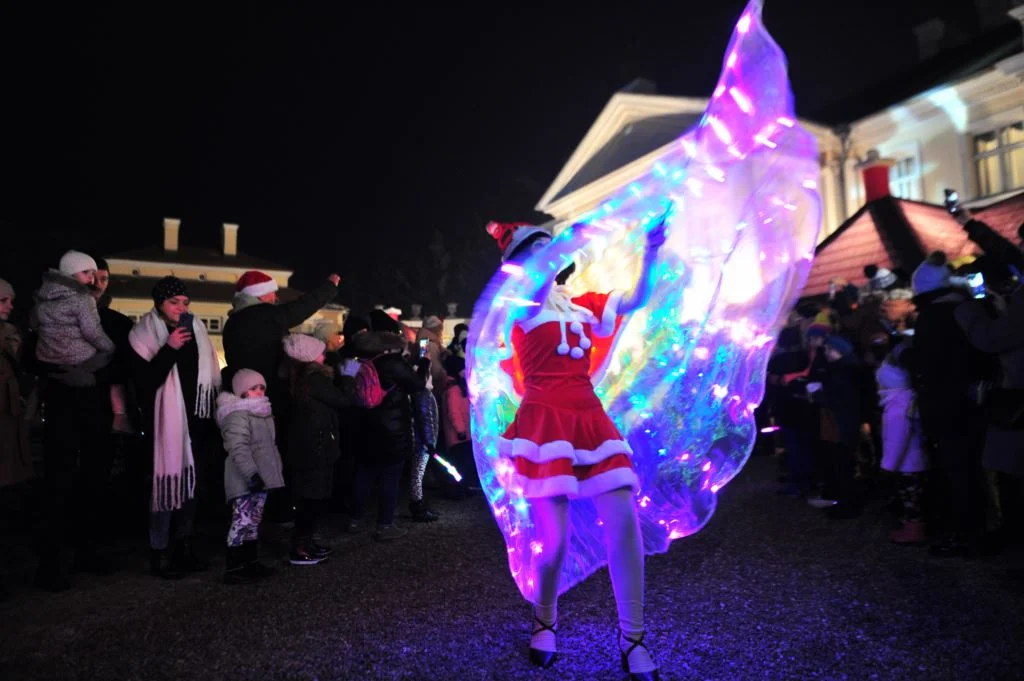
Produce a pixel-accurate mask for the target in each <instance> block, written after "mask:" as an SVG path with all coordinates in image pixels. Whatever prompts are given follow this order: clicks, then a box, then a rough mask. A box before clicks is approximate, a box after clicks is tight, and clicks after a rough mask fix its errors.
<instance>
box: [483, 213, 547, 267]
mask: <svg viewBox="0 0 1024 681" xmlns="http://www.w3.org/2000/svg"><path fill="white" fill-rule="evenodd" d="M487 233H488V234H490V235H491V236H493V237H494V238H495V240H496V241H497V242H498V248H500V249H501V259H502V260H503V261H504V260H508V259H509V257H511V255H512V254H513V253H515V251H516V249H517V248H519V247H520V246H522V245H523V243H524V242H525V241H526V240H527V239H529V238H530V237H531V236H533V235H535V234H541V235H544V236H546V237H549V238H550V236H551V234H550V233H549V232H548V231H547V230H545V229H541V228H540V227H537V226H535V225H531V224H529V223H528V222H488V223H487Z"/></svg>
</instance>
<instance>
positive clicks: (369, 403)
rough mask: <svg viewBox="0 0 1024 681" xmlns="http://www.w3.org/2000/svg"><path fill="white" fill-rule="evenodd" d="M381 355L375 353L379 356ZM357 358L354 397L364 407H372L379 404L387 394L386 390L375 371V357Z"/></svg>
mask: <svg viewBox="0 0 1024 681" xmlns="http://www.w3.org/2000/svg"><path fill="white" fill-rule="evenodd" d="M381 356H382V355H377V357H381ZM377 357H374V358H373V359H366V360H362V359H361V360H359V371H357V372H356V376H355V379H356V398H357V399H358V400H359V404H360V405H361V406H363V407H365V408H366V409H373V408H374V407H376V406H379V405H380V403H381V402H383V401H384V397H385V396H386V395H387V394H388V391H387V390H384V388H383V387H382V386H381V384H380V375H379V374H378V373H377V367H375V366H374V365H373V360H375V359H377Z"/></svg>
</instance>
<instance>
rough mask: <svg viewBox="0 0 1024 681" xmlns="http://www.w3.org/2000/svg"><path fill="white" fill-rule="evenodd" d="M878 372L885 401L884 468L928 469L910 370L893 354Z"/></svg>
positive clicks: (893, 469) (879, 384) (912, 471)
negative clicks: (896, 362) (900, 363)
mask: <svg viewBox="0 0 1024 681" xmlns="http://www.w3.org/2000/svg"><path fill="white" fill-rule="evenodd" d="M875 373H876V378H877V381H878V397H879V400H880V401H881V403H882V463H881V465H882V468H884V469H885V470H887V471H894V472H897V473H920V472H922V471H926V470H928V468H929V465H928V455H927V453H926V451H925V447H924V437H923V435H922V434H921V419H920V418H919V417H918V414H917V406H916V404H915V402H914V389H913V386H912V384H911V379H910V373H909V372H908V371H907V370H906V369H905V368H903V367H901V366H899V365H897V364H895V363H894V362H893V361H892V360H891V358H890V359H887V360H886V361H884V362H882V365H881V366H880V367H878V371H877V372H875Z"/></svg>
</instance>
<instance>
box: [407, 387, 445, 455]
mask: <svg viewBox="0 0 1024 681" xmlns="http://www.w3.org/2000/svg"><path fill="white" fill-rule="evenodd" d="M412 414H413V427H414V432H413V436H414V439H415V443H414V446H415V451H417V452H422V451H423V450H424V449H426V450H428V451H433V450H434V449H436V448H437V435H438V430H439V428H438V426H439V425H440V424H439V423H438V414H437V399H436V398H435V397H434V393H432V392H431V391H429V390H420V391H419V392H416V393H413V395H412Z"/></svg>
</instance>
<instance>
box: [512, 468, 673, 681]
mask: <svg viewBox="0 0 1024 681" xmlns="http://www.w3.org/2000/svg"><path fill="white" fill-rule="evenodd" d="M531 505H532V506H533V510H534V514H535V515H534V519H535V522H536V523H537V529H538V534H539V538H540V541H541V542H542V544H543V547H544V549H543V552H542V554H541V555H542V556H543V557H544V558H546V559H547V560H545V561H544V563H543V564H542V565H541V566H540V568H539V569H538V575H537V577H538V579H539V586H540V588H539V594H538V599H537V603H535V604H534V615H535V616H536V617H537V618H538V619H540V620H541V621H542V622H544V623H545V624H549V625H550V624H553V623H554V622H555V621H556V620H557V604H558V578H559V575H560V574H561V571H562V561H563V559H564V558H565V551H566V548H567V547H568V546H569V500H568V499H567V498H566V497H553V498H547V499H534V500H533V501H532V502H531ZM594 505H595V506H596V507H597V515H598V517H599V518H600V519H601V522H602V523H603V526H604V537H605V547H606V550H607V553H608V574H609V576H610V577H611V580H612V592H613V593H614V594H615V605H616V608H617V609H618V614H619V628H620V629H621V630H622V633H623V635H625V636H628V637H629V638H631V639H634V640H636V639H638V638H639V637H640V636H641V634H643V631H644V553H643V543H642V539H641V537H640V521H639V520H638V518H637V512H636V502H635V501H634V500H633V492H632V490H630V489H629V488H627V487H623V488H620V489H615V490H611V491H610V492H605V493H604V494H601V495H599V496H597V497H594ZM535 628H536V627H535ZM530 645H531V646H532V647H534V648H537V649H539V650H555V636H554V634H552V633H550V632H548V631H541V632H538V633H537V634H534V636H533V638H532V639H531V642H530ZM626 648H628V644H626V645H625V646H623V649H624V650H625V649H626ZM629 665H630V670H631V671H638V672H639V671H650V670H651V669H654V664H653V662H651V659H650V657H649V656H648V655H647V651H646V650H645V649H644V648H640V647H637V648H636V649H634V651H633V653H632V654H630V656H629Z"/></svg>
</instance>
